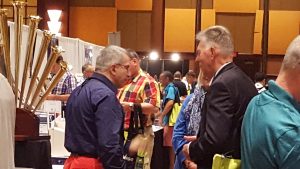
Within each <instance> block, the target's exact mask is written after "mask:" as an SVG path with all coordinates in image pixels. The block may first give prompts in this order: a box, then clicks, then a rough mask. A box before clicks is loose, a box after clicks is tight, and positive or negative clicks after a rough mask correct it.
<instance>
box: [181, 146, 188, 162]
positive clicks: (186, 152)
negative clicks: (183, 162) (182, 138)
mask: <svg viewBox="0 0 300 169" xmlns="http://www.w3.org/2000/svg"><path fill="white" fill-rule="evenodd" d="M182 152H183V154H184V156H185V158H186V159H187V160H190V152H189V144H185V145H183V147H182Z"/></svg>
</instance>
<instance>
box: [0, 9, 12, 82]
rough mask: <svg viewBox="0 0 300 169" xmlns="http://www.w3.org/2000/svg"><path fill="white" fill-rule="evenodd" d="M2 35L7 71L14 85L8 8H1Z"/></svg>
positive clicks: (9, 79) (9, 80)
mask: <svg viewBox="0 0 300 169" xmlns="http://www.w3.org/2000/svg"><path fill="white" fill-rule="evenodd" d="M0 17H1V18H0V21H1V35H2V40H3V50H4V62H5V71H6V76H7V80H8V82H9V84H10V85H11V86H13V84H12V83H13V82H12V81H13V80H12V73H11V69H10V50H9V38H8V37H9V34H8V24H7V9H0Z"/></svg>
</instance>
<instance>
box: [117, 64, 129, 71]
mask: <svg viewBox="0 0 300 169" xmlns="http://www.w3.org/2000/svg"><path fill="white" fill-rule="evenodd" d="M116 65H118V66H121V67H122V68H124V69H126V70H127V71H128V69H129V65H123V64H120V63H118V64H116Z"/></svg>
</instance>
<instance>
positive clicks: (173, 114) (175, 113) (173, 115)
mask: <svg viewBox="0 0 300 169" xmlns="http://www.w3.org/2000/svg"><path fill="white" fill-rule="evenodd" d="M180 109H181V104H180V103H174V105H173V109H172V112H171V115H170V118H169V126H174V125H175V123H176V120H177V117H178V115H179V112H180Z"/></svg>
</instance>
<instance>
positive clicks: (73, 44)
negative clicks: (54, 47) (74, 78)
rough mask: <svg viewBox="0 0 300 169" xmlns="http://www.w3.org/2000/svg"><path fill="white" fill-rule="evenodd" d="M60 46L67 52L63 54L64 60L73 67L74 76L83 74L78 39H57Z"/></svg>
mask: <svg viewBox="0 0 300 169" xmlns="http://www.w3.org/2000/svg"><path fill="white" fill-rule="evenodd" d="M57 39H58V45H59V46H61V47H62V48H63V49H64V50H65V52H64V53H62V56H63V58H64V60H65V61H66V62H67V63H68V64H69V65H71V66H72V70H71V72H72V73H73V74H75V73H77V72H81V64H80V61H79V60H80V59H79V55H78V41H79V40H78V39H74V38H68V37H57Z"/></svg>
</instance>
